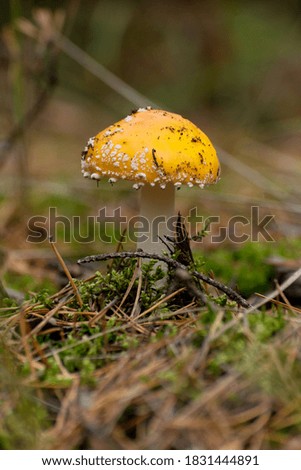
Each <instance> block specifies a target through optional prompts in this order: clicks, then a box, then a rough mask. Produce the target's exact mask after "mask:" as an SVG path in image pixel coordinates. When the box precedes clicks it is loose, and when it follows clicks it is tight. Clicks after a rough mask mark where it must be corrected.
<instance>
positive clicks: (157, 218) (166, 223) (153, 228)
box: [137, 184, 175, 254]
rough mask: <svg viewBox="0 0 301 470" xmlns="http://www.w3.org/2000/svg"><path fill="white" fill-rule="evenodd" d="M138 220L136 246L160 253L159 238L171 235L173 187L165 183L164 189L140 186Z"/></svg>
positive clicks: (173, 202) (173, 201)
mask: <svg viewBox="0 0 301 470" xmlns="http://www.w3.org/2000/svg"><path fill="white" fill-rule="evenodd" d="M140 214H141V215H140V221H141V229H140V230H141V231H140V232H139V237H138V242H137V248H138V249H141V250H143V251H145V252H147V253H156V254H162V250H163V249H164V244H163V243H162V241H161V240H160V239H163V240H164V237H165V236H166V235H167V236H172V235H173V232H174V231H173V223H172V222H173V221H172V219H171V217H174V216H175V187H174V185H173V184H167V185H166V188H165V189H161V188H160V186H154V187H151V186H149V185H148V184H147V185H145V186H143V187H142V188H141V197H140Z"/></svg>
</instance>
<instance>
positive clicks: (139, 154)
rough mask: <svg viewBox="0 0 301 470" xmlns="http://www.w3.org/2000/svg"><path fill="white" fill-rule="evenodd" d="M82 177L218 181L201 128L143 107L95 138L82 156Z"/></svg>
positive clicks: (214, 157)
mask: <svg viewBox="0 0 301 470" xmlns="http://www.w3.org/2000/svg"><path fill="white" fill-rule="evenodd" d="M82 173H83V175H84V176H85V177H86V178H92V179H96V180H99V179H101V177H102V176H106V177H108V178H109V181H110V182H112V183H114V182H116V181H117V180H118V179H124V180H130V181H134V182H135V184H134V187H136V188H138V187H139V186H143V185H144V183H149V184H151V185H152V186H154V185H155V184H159V185H160V186H161V187H162V188H164V187H165V186H166V184H167V183H173V184H174V185H175V186H181V184H187V185H188V186H193V185H195V184H197V185H199V186H201V187H203V186H204V185H207V184H212V183H215V182H216V181H218V179H219V174H220V165H219V161H218V157H217V155H216V151H215V149H214V147H213V145H212V143H211V142H210V140H209V139H208V137H207V136H206V134H204V132H202V131H201V130H200V129H199V128H198V127H197V126H195V125H194V124H193V123H192V122H190V121H189V120H187V119H185V118H183V117H182V116H180V115H179V114H174V113H170V112H167V111H163V110H160V109H152V108H149V107H148V108H140V109H138V110H137V111H135V112H133V113H132V114H131V115H129V116H127V117H126V118H125V119H122V120H121V121H119V122H117V123H116V124H113V125H112V126H110V127H108V128H107V129H105V130H103V131H101V132H100V133H99V134H97V135H96V136H95V137H91V138H90V139H89V141H88V143H87V145H86V147H85V149H84V151H83V152H82Z"/></svg>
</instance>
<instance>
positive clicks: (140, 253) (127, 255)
mask: <svg viewBox="0 0 301 470" xmlns="http://www.w3.org/2000/svg"><path fill="white" fill-rule="evenodd" d="M113 258H146V259H154V260H158V261H163V262H164V263H166V264H167V265H168V266H169V267H171V268H174V269H183V270H185V271H187V272H190V274H191V275H192V276H194V277H196V278H197V279H200V280H201V281H203V282H206V283H207V284H210V285H211V286H213V287H216V288H217V289H218V290H220V291H221V292H224V294H226V295H227V296H228V297H229V299H231V300H234V301H235V302H237V303H238V304H239V305H241V306H242V307H245V308H250V307H251V305H250V304H249V303H248V302H247V301H246V300H245V299H244V298H243V297H242V296H241V295H239V294H238V293H237V292H235V291H234V290H233V289H231V288H230V287H227V286H225V285H224V284H222V283H220V282H218V281H216V280H215V279H212V278H211V277H209V276H206V274H203V273H199V272H198V271H195V270H194V271H188V269H187V266H184V264H182V263H179V262H178V261H176V260H175V259H172V258H168V257H167V256H162V255H157V254H155V253H153V254H151V253H144V252H143V251H134V252H133V251H122V252H120V253H105V254H101V255H91V256H86V257H85V258H82V259H80V260H78V264H83V263H93V262H95V261H106V260H108V259H113Z"/></svg>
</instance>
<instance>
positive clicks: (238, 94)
mask: <svg viewBox="0 0 301 470" xmlns="http://www.w3.org/2000/svg"><path fill="white" fill-rule="evenodd" d="M0 11H1V15H0V21H1V35H0V123H1V126H0V181H1V183H0V240H1V250H2V255H1V267H2V273H4V274H5V279H6V283H7V284H10V283H11V284H14V287H15V286H16V278H17V276H23V277H22V289H23V290H24V288H25V289H26V276H27V275H32V274H34V275H35V276H38V275H39V273H41V272H44V267H43V264H41V263H42V260H47V262H48V263H49V262H50V261H49V260H51V258H52V257H53V254H52V252H51V248H50V247H49V243H48V242H47V240H45V237H44V235H45V231H47V233H48V234H50V233H52V229H53V227H50V228H49V227H48V225H47V223H48V222H49V220H48V222H47V223H46V225H45V224H44V222H43V221H44V219H41V221H42V222H41V223H40V224H39V226H40V228H39V233H40V234H41V239H44V241H43V242H42V243H28V241H27V236H28V234H29V233H30V230H31V229H34V230H35V233H36V234H37V231H36V230H37V225H38V224H36V222H34V221H33V219H32V217H35V216H41V217H46V218H48V217H49V208H50V207H55V208H56V211H57V212H56V214H57V216H60V217H67V218H69V219H70V218H71V217H74V216H80V222H79V224H77V225H76V224H75V225H73V224H71V226H68V224H67V225H66V224H65V225H64V224H63V223H61V224H59V223H58V224H57V226H56V229H57V230H56V233H55V235H56V241H57V242H58V245H59V249H60V252H61V254H62V255H63V256H66V257H68V258H70V259H76V258H77V257H79V256H83V255H88V254H91V253H97V252H100V251H114V250H115V248H116V246H115V245H114V244H113V245H108V244H105V245H104V244H102V243H101V242H100V241H99V240H96V242H95V241H93V233H92V228H91V227H90V222H89V219H88V216H96V215H97V213H98V210H99V209H100V208H102V207H106V208H107V211H108V212H107V213H108V214H113V211H114V209H115V208H116V207H119V206H122V208H123V211H124V213H125V214H127V215H128V216H132V215H136V214H137V211H138V205H139V198H138V196H139V195H138V192H136V191H134V190H133V189H132V187H131V184H129V183H118V184H117V185H114V187H111V186H110V185H109V184H108V183H107V182H106V181H104V182H101V183H100V184H99V185H98V186H97V185H96V182H94V181H90V180H85V179H84V178H83V177H82V175H81V170H80V157H81V151H82V149H83V148H84V146H85V143H86V141H87V140H88V138H89V137H91V136H93V135H95V134H96V133H98V132H99V131H100V130H102V129H103V128H105V127H107V126H108V125H110V124H112V123H114V122H115V121H117V120H119V119H122V118H123V117H125V116H126V115H127V114H129V113H130V112H131V111H132V110H133V109H135V108H137V107H140V106H147V105H153V106H155V107H158V108H164V109H167V110H170V111H172V112H176V113H180V114H182V115H183V116H185V117H186V118H188V119H190V120H192V121H193V122H195V123H196V124H197V125H198V126H199V127H200V128H201V129H202V130H203V131H204V132H205V133H206V134H207V135H208V136H209V137H210V139H211V140H212V142H213V143H214V145H215V146H216V148H217V150H218V154H219V156H220V160H221V163H222V179H221V181H220V182H219V183H218V184H217V185H216V186H214V187H210V188H207V189H205V190H203V191H201V190H200V189H196V188H193V189H188V188H183V189H181V190H180V191H179V192H178V193H177V209H178V210H180V211H181V213H182V214H183V215H184V216H186V215H187V214H188V213H189V209H191V208H192V207H197V208H198V213H199V214H202V215H203V216H204V217H208V216H219V217H220V223H219V225H217V224H214V227H213V228H212V231H213V232H216V233H218V231H219V229H220V227H229V220H231V218H233V217H234V216H237V215H238V216H244V217H246V218H247V220H248V221H249V223H248V224H245V225H244V226H243V225H242V224H240V225H239V226H237V227H236V228H235V230H237V234H240V231H241V230H243V231H244V233H248V234H249V235H250V234H252V235H253V238H252V239H254V230H255V232H256V230H258V220H256V221H255V222H254V221H252V220H251V207H252V206H258V207H259V220H261V219H263V218H264V216H265V215H269V214H271V215H273V216H274V218H273V221H272V222H271V223H270V224H269V226H268V230H269V233H270V234H271V236H272V238H273V240H275V242H271V241H269V242H268V245H269V254H271V253H272V251H273V246H274V245H275V244H276V242H278V241H283V240H284V242H285V243H286V242H287V241H288V240H292V239H293V240H298V239H299V237H300V229H301V224H300V211H301V204H300V194H301V187H300V184H299V182H300V175H301V160H300V149H301V118H300V115H301V60H300V48H301V47H300V46H301V2H300V1H298V0H287V1H286V2H283V1H280V0H279V1H277V0H273V1H272V0H261V1H254V0H245V1H243V2H242V1H239V0H220V1H218V0H185V1H183V0H172V1H171V0H166V1H162V0H160V1H159V0H153V1H151V2H150V1H149V0H123V1H121V0H113V1H112V0H87V1H83V0H82V1H80V0H62V1H53V0H52V1H34V0H0ZM61 220H62V219H61ZM32 225H33V226H32ZM107 230H108V227H107ZM112 230H113V227H112ZM66 232H67V235H66ZM74 233H77V234H79V235H80V236H81V237H86V240H85V241H86V243H78V240H76V239H74V236H73V235H74ZM211 234H212V232H211ZM255 234H256V233H255ZM66 236H67V238H66ZM114 236H115V238H116V240H117V239H118V237H120V233H117V234H115V233H114ZM77 238H78V237H77ZM255 238H256V237H255ZM257 238H258V239H259V241H262V242H264V240H263V239H262V238H261V237H260V235H259V237H257ZM211 239H212V237H210V236H209V237H207V238H206V239H205V240H204V241H203V243H202V244H197V243H196V244H194V249H195V250H196V251H200V252H202V253H205V252H209V251H211V250H215V251H216V250H224V249H225V248H227V249H228V248H231V249H233V250H237V249H238V248H240V246H237V245H240V244H236V246H234V245H235V244H233V237H232V241H231V236H230V237H226V238H225V239H224V240H223V241H222V242H221V243H214V244H213V243H211ZM249 241H250V238H249ZM253 241H254V240H253ZM128 246H129V247H131V248H132V246H131V244H129V245H128ZM298 246H299V247H300V245H298ZM221 252H223V251H220V253H221ZM223 253H224V252H223ZM295 256H296V255H295V252H294V257H295ZM225 259H226V258H225ZM249 261H250V263H252V256H251V259H250V260H249ZM24 276H25V278H24ZM42 277H43V276H42ZM49 277H51V276H50V274H49V272H48V274H47V276H46V278H49ZM20 282H21V281H20ZM31 287H32V284H31V283H30V288H31Z"/></svg>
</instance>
